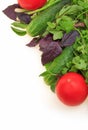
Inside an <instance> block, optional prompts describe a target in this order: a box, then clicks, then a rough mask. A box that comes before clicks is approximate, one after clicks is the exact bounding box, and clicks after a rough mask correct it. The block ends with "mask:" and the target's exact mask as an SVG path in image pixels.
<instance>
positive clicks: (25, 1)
mask: <svg viewBox="0 0 88 130" xmlns="http://www.w3.org/2000/svg"><path fill="white" fill-rule="evenodd" d="M46 2H47V0H18V3H19V5H20V6H21V7H22V8H24V9H26V10H35V9H38V8H40V7H42V6H43V5H44V4H45V3H46Z"/></svg>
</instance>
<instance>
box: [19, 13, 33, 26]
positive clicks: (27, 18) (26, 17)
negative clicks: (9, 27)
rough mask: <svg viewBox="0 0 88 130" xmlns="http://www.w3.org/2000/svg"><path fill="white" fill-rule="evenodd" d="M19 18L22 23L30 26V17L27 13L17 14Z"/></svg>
mask: <svg viewBox="0 0 88 130" xmlns="http://www.w3.org/2000/svg"><path fill="white" fill-rule="evenodd" d="M17 17H18V18H19V20H20V22H22V23H25V24H29V23H30V21H31V17H30V15H28V14H25V13H17Z"/></svg>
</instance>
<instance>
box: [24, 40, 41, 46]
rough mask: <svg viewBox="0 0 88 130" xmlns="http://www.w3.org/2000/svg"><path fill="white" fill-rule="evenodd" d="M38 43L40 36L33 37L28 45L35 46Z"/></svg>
mask: <svg viewBox="0 0 88 130" xmlns="http://www.w3.org/2000/svg"><path fill="white" fill-rule="evenodd" d="M37 44H39V38H33V39H32V40H31V41H30V42H29V43H28V44H27V45H26V46H28V47H35V46H36V45H37Z"/></svg>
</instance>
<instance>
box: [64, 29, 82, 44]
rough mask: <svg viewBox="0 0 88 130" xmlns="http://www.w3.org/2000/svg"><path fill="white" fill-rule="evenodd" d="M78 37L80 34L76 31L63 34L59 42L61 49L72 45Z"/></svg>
mask: <svg viewBox="0 0 88 130" xmlns="http://www.w3.org/2000/svg"><path fill="white" fill-rule="evenodd" d="M79 36H80V34H79V33H78V31H76V30H74V31H71V32H70V33H68V34H66V33H65V34H64V36H63V38H62V41H61V47H66V46H70V45H72V44H73V43H74V42H75V41H76V38H77V37H79Z"/></svg>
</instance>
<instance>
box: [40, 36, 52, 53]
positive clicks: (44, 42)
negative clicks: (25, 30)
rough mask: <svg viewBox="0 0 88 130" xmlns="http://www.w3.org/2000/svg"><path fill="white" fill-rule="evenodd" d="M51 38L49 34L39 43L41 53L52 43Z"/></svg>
mask: <svg viewBox="0 0 88 130" xmlns="http://www.w3.org/2000/svg"><path fill="white" fill-rule="evenodd" d="M52 40H53V38H52V35H51V34H48V35H47V36H45V37H44V38H42V39H41V40H40V41H39V47H40V50H41V51H45V50H46V47H47V46H48V45H49V44H50V43H51V42H52Z"/></svg>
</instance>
